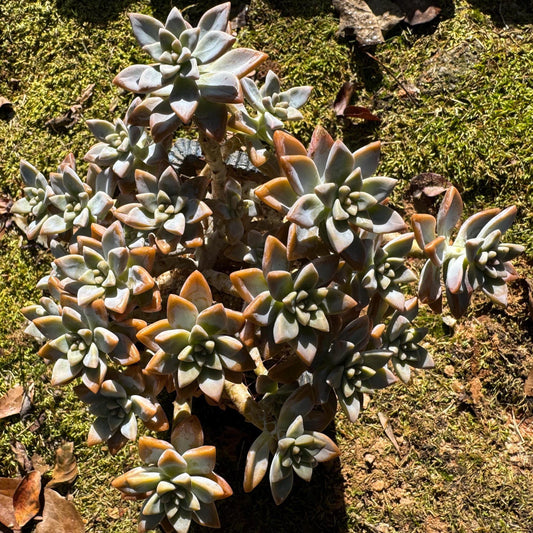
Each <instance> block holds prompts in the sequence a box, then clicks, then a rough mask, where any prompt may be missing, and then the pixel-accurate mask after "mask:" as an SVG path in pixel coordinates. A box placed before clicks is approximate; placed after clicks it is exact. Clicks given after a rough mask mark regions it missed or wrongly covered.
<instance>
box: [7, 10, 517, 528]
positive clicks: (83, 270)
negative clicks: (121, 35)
mask: <svg viewBox="0 0 533 533" xmlns="http://www.w3.org/2000/svg"><path fill="white" fill-rule="evenodd" d="M229 9H230V5H229V3H225V4H222V5H220V6H217V7H214V8H212V9H210V10H209V11H207V12H206V13H205V14H204V15H203V16H202V17H201V18H200V21H199V23H198V25H197V26H196V27H193V26H191V25H190V24H189V23H188V22H187V21H186V20H185V19H184V18H183V16H182V14H181V13H180V11H179V10H178V9H177V8H173V9H172V10H171V11H170V13H169V15H168V18H167V19H166V21H165V23H162V22H160V21H158V20H156V19H154V18H152V17H150V16H148V15H141V14H133V15H131V16H130V20H131V23H132V27H133V32H134V35H135V37H136V38H137V40H138V41H139V43H140V44H141V46H142V47H143V49H144V50H145V51H146V52H147V53H148V55H149V56H150V58H151V59H150V61H151V63H150V64H147V65H133V66H130V67H127V68H125V69H124V70H123V71H122V72H120V73H119V74H118V76H117V77H116V78H115V83H116V84H117V85H118V86H120V87H122V88H124V89H127V90H129V91H132V92H134V93H137V94H141V95H143V98H142V99H141V98H136V99H135V100H134V101H133V103H132V104H131V105H130V107H129V109H128V110H127V112H126V115H125V117H124V118H123V119H116V120H115V121H114V122H113V123H111V122H107V121H105V120H100V119H95V120H89V121H88V127H89V129H90V131H91V132H92V134H93V135H94V136H95V137H96V138H97V139H98V143H97V144H95V145H94V146H93V147H92V148H91V149H90V150H89V151H88V153H87V154H86V155H85V158H84V159H85V161H86V162H87V163H88V168H87V172H86V174H85V176H84V177H83V176H82V175H79V174H78V171H77V170H76V166H75V163H74V157H73V156H68V157H67V158H66V159H65V160H64V161H63V162H62V163H61V164H60V166H59V169H58V171H57V172H55V173H51V174H50V178H49V179H46V178H45V177H44V175H43V174H42V173H40V172H39V171H38V170H37V169H36V168H34V167H33V166H32V165H30V164H29V163H27V162H22V163H21V167H20V168H21V177H22V181H23V182H24V197H23V198H22V199H20V200H18V201H17V202H15V204H14V206H13V212H14V213H15V214H17V217H18V220H19V223H20V225H21V226H23V227H24V228H25V232H26V235H27V237H28V238H29V239H39V240H40V242H42V243H43V244H45V245H48V246H49V247H50V250H51V252H52V254H53V256H54V260H53V263H52V265H51V270H50V274H49V275H48V276H46V277H45V278H43V279H42V280H41V281H40V282H39V285H38V286H39V288H41V289H43V291H44V292H45V295H44V296H43V297H42V298H41V300H40V301H39V303H38V304H34V305H29V306H27V307H25V308H24V309H23V310H22V313H23V315H24V316H25V317H26V318H27V319H28V321H29V324H28V327H27V332H28V333H30V334H32V335H33V336H35V337H36V338H37V339H38V340H39V341H40V342H41V343H42V347H41V348H40V350H39V352H38V353H39V356H41V357H42V358H43V359H44V360H46V361H47V362H49V363H51V365H52V383H53V384H54V385H67V384H69V383H71V382H72V383H75V384H76V385H75V388H74V390H75V392H76V394H77V395H78V397H79V398H80V399H81V400H82V401H83V402H84V403H85V404H87V406H88V410H89V412H90V413H91V415H92V416H93V417H94V418H93V423H92V426H91V429H90V432H89V435H88V444H90V445H94V444H104V443H105V444H106V445H107V447H108V449H109V450H110V452H111V453H116V452H117V451H118V450H119V449H120V448H121V447H122V446H124V444H125V443H126V442H127V441H128V440H136V439H137V434H138V423H139V421H142V423H143V424H144V426H145V427H146V428H147V429H148V430H151V431H156V432H160V433H162V435H161V438H153V437H146V436H142V437H140V438H139V453H140V457H141V460H142V462H143V466H139V467H137V468H134V469H133V470H131V471H129V472H127V473H125V474H124V475H122V476H120V477H119V478H118V479H116V480H115V481H114V482H113V485H114V486H115V487H116V488H117V489H119V490H121V491H122V492H123V493H124V494H125V495H127V496H130V497H134V498H135V499H143V500H145V501H144V504H143V506H142V510H141V515H140V525H139V531H147V530H152V529H155V528H157V527H158V526H159V525H160V526H161V527H162V528H163V529H164V530H165V531H168V532H171V531H177V532H178V533H185V532H187V531H188V530H189V526H190V524H191V521H194V522H197V523H198V524H200V525H204V526H209V527H219V525H220V522H219V519H218V515H217V511H216V508H215V502H216V501H217V500H220V499H222V498H226V497H228V496H230V495H231V494H232V490H231V488H230V487H229V485H228V484H227V483H226V482H225V481H224V480H223V479H222V478H221V477H220V476H219V475H217V474H215V473H214V471H213V470H214V467H215V456H216V453H215V448H214V447H213V446H206V445H204V443H203V440H204V439H203V432H202V428H201V423H200V420H199V419H198V418H196V416H194V415H192V411H193V410H194V409H195V407H196V404H197V400H196V399H197V398H198V397H200V396H204V397H205V398H206V400H207V404H208V405H209V406H211V407H213V406H220V407H222V408H225V407H226V406H231V407H233V408H234V409H236V410H237V411H238V412H239V413H240V414H242V415H243V417H244V418H245V419H246V421H247V422H249V423H250V424H253V425H254V426H256V428H257V429H258V430H259V436H258V437H257V438H256V440H255V441H254V442H253V444H252V445H251V447H250V449H249V451H248V454H247V460H246V467H245V472H244V489H245V490H246V491H248V492H249V491H252V490H253V489H254V488H255V487H256V486H257V485H258V484H259V483H261V482H262V480H263V479H264V478H265V477H266V474H267V472H268V474H269V475H268V481H269V483H270V487H271V492H272V496H273V498H274V501H275V502H276V503H277V504H280V503H281V502H283V501H285V500H286V499H287V498H288V496H289V493H290V492H291V490H292V488H293V485H294V475H296V476H298V477H300V478H302V479H303V480H306V481H309V480H310V479H311V476H312V472H313V469H314V468H316V467H317V466H318V465H319V464H320V463H322V462H324V461H328V460H330V459H332V458H334V457H336V456H338V455H339V453H340V452H339V449H338V447H337V446H336V445H335V443H334V442H333V441H332V439H331V438H330V437H328V436H326V435H325V433H323V432H327V431H326V428H327V426H328V424H330V423H331V421H332V420H333V418H334V416H335V412H336V410H337V407H338V406H339V407H340V409H342V410H343V411H344V413H345V415H346V416H347V418H348V419H349V420H351V421H352V422H355V421H356V420H357V418H358V416H359V413H360V411H361V408H362V406H363V403H364V401H363V400H364V396H365V395H367V394H371V393H372V392H373V391H375V390H378V389H382V388H385V387H387V386H389V385H391V384H392V383H394V382H395V381H397V378H398V379H399V380H401V381H402V382H405V383H407V382H408V381H409V380H410V379H411V377H412V375H413V372H414V369H425V368H430V367H431V366H432V365H433V360H432V358H431V355H430V354H429V353H428V351H427V349H426V347H425V343H424V337H425V335H426V333H427V330H426V328H423V327H417V326H416V317H417V313H418V309H419V302H421V303H428V304H429V305H430V306H431V307H432V308H434V309H438V310H440V308H441V307H442V300H443V298H442V296H443V291H442V289H441V277H442V278H443V280H444V286H445V293H446V299H447V302H448V305H449V307H450V310H451V312H452V313H453V314H454V315H455V316H460V315H462V314H464V313H465V311H466V309H467V307H468V305H469V302H470V299H471V295H472V293H473V292H474V291H476V290H481V291H483V292H484V293H485V294H486V295H487V296H488V297H489V298H490V299H491V300H493V301H494V302H496V303H499V304H505V302H506V295H507V285H506V283H507V282H508V281H509V280H511V279H513V277H514V275H515V273H514V270H513V267H512V266H511V263H510V260H512V259H513V258H514V257H516V256H517V255H518V254H519V253H520V252H521V251H522V250H523V248H522V247H521V246H519V245H515V244H509V243H505V242H503V241H502V236H503V234H504V233H505V232H506V230H507V229H508V228H509V227H510V226H511V224H512V222H513V220H514V218H515V216H516V209H515V208H514V207H510V208H507V209H505V210H503V211H500V210H497V209H490V210H487V211H483V212H481V213H478V214H475V215H473V216H471V217H470V218H468V219H467V220H466V221H465V222H464V223H463V224H462V225H461V226H460V228H459V229H458V231H457V232H455V227H456V225H457V223H458V221H459V219H460V216H461V213H462V201H461V198H460V196H459V193H458V192H457V190H456V189H455V188H453V187H451V188H450V189H449V190H448V191H447V192H446V194H445V196H444V199H443V203H442V206H441V208H440V210H439V213H438V215H437V217H436V218H434V217H432V216H430V215H427V214H416V215H414V216H413V219H412V221H413V233H405V232H404V230H405V229H406V224H405V222H404V220H403V219H402V217H401V216H400V215H399V213H398V212H397V211H395V210H394V208H393V207H392V204H391V202H390V197H391V194H392V193H393V189H394V186H395V184H396V180H394V179H391V178H388V177H383V176H379V175H376V171H377V167H378V161H379V154H380V145H379V143H378V142H374V143H371V144H369V145H367V146H364V147H361V148H359V149H357V150H355V151H352V150H351V149H349V148H348V147H347V146H346V145H345V144H344V143H343V142H342V141H341V140H334V139H333V138H332V137H331V136H330V135H329V134H328V133H327V132H326V131H325V130H324V129H323V128H321V127H317V128H316V130H315V132H314V134H313V136H312V139H311V142H310V145H309V148H308V149H306V148H305V147H304V146H303V144H302V143H301V142H300V141H298V140H297V139H295V138H294V137H293V136H291V135H290V134H289V133H288V132H287V131H285V129H284V128H285V126H284V124H285V122H287V121H292V120H298V119H300V118H301V117H302V114H301V112H300V111H299V108H300V107H301V106H302V105H303V104H304V102H305V101H306V100H307V98H308V97H309V93H310V88H309V87H296V88H292V89H288V90H285V91H282V90H281V84H280V80H279V79H278V77H277V76H276V75H275V74H274V73H272V72H269V73H268V74H267V76H266V80H265V82H264V85H263V86H262V87H260V88H259V87H258V86H257V85H256V82H255V81H254V80H253V79H252V78H251V77H246V76H247V75H248V74H249V73H250V72H252V71H253V70H254V69H255V68H256V67H257V66H258V65H259V64H260V63H261V62H262V61H263V60H264V59H265V55H264V54H262V53H261V52H256V51H254V50H249V49H246V48H234V47H233V45H234V43H235V41H236V38H235V37H234V36H233V35H231V34H230V33H228V32H227V25H228V17H229ZM195 127H196V128H197V130H198V142H196V141H193V140H190V139H186V140H184V139H181V140H178V141H176V139H175V132H176V130H177V129H181V128H186V129H187V130H189V131H188V137H190V136H191V133H192V132H194V131H196V130H195V129H194V128H195ZM174 141H176V146H177V148H176V149H175V152H176V153H178V156H179V157H174V159H173V157H169V150H170V149H171V145H172V143H173V142H174ZM189 156H190V159H191V160H193V161H194V164H192V165H190V164H188V163H187V158H188V157H189ZM243 161H244V165H242V164H241V163H242V162H243ZM189 162H190V161H189ZM234 162H237V164H235V163H234ZM250 165H251V166H252V169H253V171H251V170H250V168H249V167H250ZM398 232H402V233H400V234H398ZM454 234H455V236H454ZM415 240H416V243H417V244H418V246H419V247H420V248H421V249H422V251H423V253H424V254H425V256H426V258H427V261H426V263H425V266H424V267H423V269H422V272H421V274H420V278H419V285H418V292H417V288H416V286H415V282H416V280H417V274H416V273H415V272H416V259H415V260H414V261H411V260H410V257H411V256H412V255H415V254H413V250H412V248H413V245H414V241H415ZM417 253H419V252H417ZM171 404H172V405H171ZM171 413H172V416H171ZM167 430H170V432H171V433H170V441H169V442H167V441H166V440H164V438H165V435H164V432H165V431H167ZM222 466H223V465H221V467H222Z"/></svg>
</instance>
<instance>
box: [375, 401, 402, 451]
mask: <svg viewBox="0 0 533 533" xmlns="http://www.w3.org/2000/svg"><path fill="white" fill-rule="evenodd" d="M378 418H379V421H380V423H381V426H382V427H383V429H384V430H385V435H387V437H388V439H389V440H390V441H391V442H392V445H393V446H394V448H395V449H396V451H397V452H398V455H400V456H402V450H401V449H400V445H399V444H398V441H397V440H396V437H395V436H394V431H393V429H392V426H391V425H390V423H389V417H388V416H387V415H386V414H385V413H382V412H381V411H380V412H378Z"/></svg>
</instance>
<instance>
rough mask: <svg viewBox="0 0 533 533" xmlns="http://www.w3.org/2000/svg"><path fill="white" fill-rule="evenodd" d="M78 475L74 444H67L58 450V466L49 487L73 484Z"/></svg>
mask: <svg viewBox="0 0 533 533" xmlns="http://www.w3.org/2000/svg"><path fill="white" fill-rule="evenodd" d="M77 475H78V465H77V464H76V458H75V457H74V444H73V443H72V442H65V443H64V444H62V445H61V446H60V447H59V448H58V449H57V450H56V464H55V466H54V470H53V472H52V479H51V480H50V481H49V482H48V485H47V486H48V487H50V488H51V487H55V486H57V485H61V484H62V483H72V482H73V481H74V480H75V479H76V477H77Z"/></svg>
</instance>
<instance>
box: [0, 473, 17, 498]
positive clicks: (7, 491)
mask: <svg viewBox="0 0 533 533" xmlns="http://www.w3.org/2000/svg"><path fill="white" fill-rule="evenodd" d="M21 481H22V478H20V477H0V494H1V495H3V496H9V497H10V498H13V494H15V489H16V488H17V487H18V486H19V483H20V482H21Z"/></svg>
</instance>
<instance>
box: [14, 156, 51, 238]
mask: <svg viewBox="0 0 533 533" xmlns="http://www.w3.org/2000/svg"><path fill="white" fill-rule="evenodd" d="M20 175H21V177H22V181H23V182H24V189H23V190H24V197H23V198H21V199H20V200H17V201H16V202H15V203H14V204H13V205H12V206H11V212H12V213H14V214H15V215H21V216H22V217H27V218H28V219H29V224H27V226H26V228H25V232H26V237H27V238H28V239H30V240H32V239H35V238H37V237H38V236H39V233H40V231H41V227H42V225H43V224H44V223H45V222H46V220H47V218H48V216H49V215H48V206H49V205H50V196H52V194H53V191H52V189H51V187H50V185H48V182H47V181H46V178H45V177H44V176H43V174H41V172H39V171H38V170H37V169H36V168H35V167H34V166H33V165H31V164H30V163H28V162H27V161H24V160H22V161H21V162H20Z"/></svg>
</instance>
